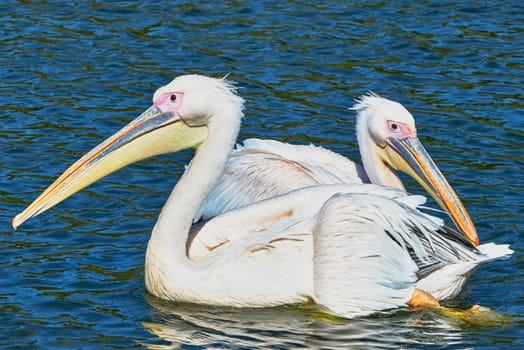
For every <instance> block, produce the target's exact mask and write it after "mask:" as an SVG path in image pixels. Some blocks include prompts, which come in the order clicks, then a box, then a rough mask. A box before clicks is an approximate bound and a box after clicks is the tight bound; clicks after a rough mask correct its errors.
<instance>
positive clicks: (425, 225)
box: [13, 75, 511, 317]
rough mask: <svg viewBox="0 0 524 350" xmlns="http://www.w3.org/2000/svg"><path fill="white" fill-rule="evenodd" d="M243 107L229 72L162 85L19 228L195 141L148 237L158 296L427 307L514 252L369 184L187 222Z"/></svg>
mask: <svg viewBox="0 0 524 350" xmlns="http://www.w3.org/2000/svg"><path fill="white" fill-rule="evenodd" d="M242 108H243V101H242V99H241V98H240V97H238V96H237V95H236V92H235V89H234V88H233V86H232V85H231V84H230V83H228V82H227V81H226V80H224V79H213V78H209V77H204V76H199V75H187V76H181V77H178V78H176V79H175V80H173V81H172V82H171V83H169V84H168V85H166V86H164V87H161V88H160V89H158V90H157V91H156V92H155V94H154V97H153V105H152V106H151V107H150V108H149V109H147V110H146V111H145V112H144V113H143V114H141V115H140V116H139V117H138V118H137V119H135V120H133V121H131V122H130V123H129V124H128V125H127V126H125V127H124V128H123V129H121V130H120V131H118V132H117V133H116V134H114V135H113V136H111V137H109V138H108V139H107V140H106V141H104V142H103V143H102V144H100V145H99V146H97V147H95V148H94V149H93V150H91V151H90V152H88V153H87V154H86V155H84V156H83V157H82V158H81V159H80V160H78V161H77V162H76V163H74V164H73V165H72V166H71V167H70V168H69V169H67V170H66V171H65V172H64V173H63V174H62V175H61V176H60V177H59V178H58V179H57V180H56V181H55V182H54V183H53V184H51V185H50V186H49V187H48V188H47V189H46V190H45V191H44V192H43V193H42V194H41V195H40V196H39V197H38V198H37V199H36V200H35V201H34V202H33V203H32V204H30V205H29V206H28V207H27V208H26V209H25V210H24V211H23V212H22V213H20V214H19V215H17V216H16V217H15V218H14V219H13V227H15V228H16V227H18V226H19V225H20V224H22V223H23V222H24V221H26V220H27V219H29V218H31V217H33V216H36V215H38V214H40V213H42V212H43V211H45V210H47V209H49V208H51V207H52V206H54V205H56V204H57V203H59V202H60V201H62V200H64V199H66V198H67V197H69V196H71V195H72V194H74V193H76V192H78V191H80V190H81V189H82V188H84V187H86V186H88V185H89V184H91V183H93V182H95V181H96V180H98V179H100V178H102V177H104V176H105V175H108V174H109V173H111V172H114V171H116V170H117V169H120V168H122V167H124V166H126V165H128V164H130V163H132V162H135V161H138V160H140V159H143V158H146V157H149V156H153V155H157V154H161V153H169V152H177V151H179V150H181V149H186V148H196V153H195V156H194V158H193V160H192V161H191V163H190V165H189V167H188V169H187V171H186V172H185V174H184V175H183V176H182V177H181V178H180V179H179V181H178V183H177V184H176V185H175V187H174V189H173V191H172V192H171V194H170V196H169V198H168V200H167V202H166V203H165V205H164V207H163V209H162V211H161V213H160V216H159V218H158V221H157V222H156V224H155V227H154V228H153V231H152V233H151V237H150V239H149V243H148V246H147V252H146V259H145V284H146V288H147V290H148V291H149V292H150V293H151V294H153V295H155V296H157V297H159V298H163V299H167V300H177V301H186V302H195V303H203V304H213V305H226V306H236V307H263V306H273V305H282V304H290V303H303V302H308V301H314V302H316V303H318V304H319V305H322V306H323V307H325V308H327V309H328V310H329V311H331V312H333V313H335V314H338V315H341V316H344V317H353V316H359V315H366V314H369V313H373V312H377V311H380V310H384V309H390V308H395V307H399V306H403V305H406V304H409V305H418V304H419V303H422V304H425V302H420V300H421V299H420V298H418V296H423V297H429V298H430V299H431V298H432V297H435V298H438V299H442V298H446V297H450V296H453V295H456V294H457V293H458V292H459V291H460V288H461V286H462V284H463V283H464V281H465V279H466V278H467V277H468V276H469V274H471V273H472V271H473V270H474V269H475V268H476V267H477V265H479V264H480V263H483V262H485V261H489V260H493V259H496V258H499V257H502V256H505V255H508V254H511V250H510V249H509V248H508V247H507V246H498V245H495V244H483V245H480V246H479V247H475V246H474V245H473V244H472V243H470V242H469V241H468V240H467V239H465V238H464V237H463V236H462V235H460V234H458V233H456V232H454V231H452V230H450V229H448V228H446V227H445V226H443V224H442V221H441V220H440V219H438V218H435V217H432V216H429V215H427V214H424V213H421V212H419V211H418V210H417V209H416V206H417V205H418V204H420V203H422V202H423V200H421V198H423V197H420V196H408V195H406V194H405V193H404V192H403V191H401V190H398V189H393V188H389V187H381V186H376V185H372V184H367V185H347V184H340V185H322V186H312V187H308V188H304V189H300V190H295V191H292V192H289V193H287V194H284V195H281V196H277V197H274V198H270V199H267V200H262V201H259V202H256V203H253V204H251V205H249V206H246V207H243V208H239V209H236V210H232V211H229V212H227V213H225V214H222V215H220V216H218V217H216V218H213V219H211V220H209V221H207V222H206V223H204V224H201V225H200V226H198V227H193V228H192V220H193V217H194V216H195V214H196V212H197V210H198V208H199V207H200V206H201V204H202V203H203V201H204V199H205V198H206V196H207V195H208V193H209V192H210V191H211V189H212V188H213V186H214V185H215V183H216V182H217V180H218V179H219V177H220V176H221V174H222V172H223V171H224V168H225V165H226V162H227V159H228V156H229V154H230V152H231V150H232V149H233V146H234V144H235V139H236V137H237V134H238V131H239V127H240V120H241V117H242V115H243V113H242ZM450 212H451V215H457V216H460V215H462V214H463V213H462V212H460V211H454V210H450ZM456 220H461V219H460V218H456ZM199 240H204V241H205V242H206V244H195V242H198V241H199ZM194 247H196V249H193V248H194ZM424 291H425V292H424ZM427 293H431V295H430V294H427ZM422 299H423V298H422Z"/></svg>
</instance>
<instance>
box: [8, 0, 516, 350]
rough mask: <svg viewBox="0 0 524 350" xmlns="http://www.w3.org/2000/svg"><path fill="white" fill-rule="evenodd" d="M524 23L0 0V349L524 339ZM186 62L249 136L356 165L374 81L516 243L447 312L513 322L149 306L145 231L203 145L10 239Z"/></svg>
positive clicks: (386, 7) (423, 12)
mask: <svg viewBox="0 0 524 350" xmlns="http://www.w3.org/2000/svg"><path fill="white" fill-rule="evenodd" d="M522 18H524V6H523V4H522V2H521V1H517V0H501V1H497V2H485V1H484V2H482V1H467V0H459V1H430V0H421V1H416V2H406V1H399V0H392V1H366V2H359V1H354V2H351V1H330V2H325V3H323V2H319V1H281V2H275V1H265V0H261V1H251V2H243V1H223V2H209V1H175V2H163V3H162V2H158V1H140V2H133V1H126V0H122V1H73V2H65V1H18V0H6V1H3V2H2V11H0V20H1V21H0V23H1V24H0V42H1V44H2V45H0V53H1V54H0V76H1V77H2V80H1V81H2V83H1V84H0V107H1V109H0V110H1V112H0V120H1V123H0V128H1V132H2V137H1V138H0V146H1V149H2V155H1V157H0V175H1V176H0V194H1V195H2V200H1V201H0V209H1V210H0V216H1V217H2V220H0V255H1V257H2V270H1V272H0V286H2V288H0V348H16V347H18V348H20V349H28V348H29V349H30V348H41V349H57V348H63V349H71V348H81V349H101V348H132V347H136V348H141V347H146V344H147V346H148V347H151V348H154V347H162V346H164V347H169V346H172V347H173V348H177V347H179V345H180V344H187V346H186V348H190V346H189V344H191V345H193V346H194V347H195V348H204V347H215V348H218V347H222V348H224V347H225V348H228V347H229V348H242V347H243V348H251V347H273V348H280V349H283V348H292V347H303V348H337V347H338V348H349V347H356V348H358V347H360V348H364V349H368V348H386V349H387V348H410V349H411V348H420V349H422V348H424V349H426V348H456V349H464V348H475V349H515V348H519V347H520V348H522V347H524V327H523V315H524V303H523V300H524V291H523V286H524V280H523V277H524V276H523V275H522V273H519V271H523V269H524V259H523V253H522V252H523V251H524V244H523V242H524V235H523V232H524V222H523V218H524V200H523V196H522V193H524V177H523V176H522V173H524V153H523V152H522V144H523V140H524V95H523V93H522V86H523V77H524V53H523V50H522V47H524V42H523V38H524V36H523V35H522V34H523V32H524V22H523V21H522ZM187 73H202V74H207V75H213V76H223V75H224V74H227V73H231V76H230V78H231V79H232V80H234V81H237V82H238V85H239V86H240V87H241V88H240V94H241V95H242V97H244V98H245V99H246V101H247V103H246V118H245V120H244V121H243V126H242V129H241V135H240V139H244V138H247V137H262V138H276V139H279V140H285V141H293V142H297V143H303V144H304V143H310V142H314V143H316V144H319V145H322V146H326V147H329V148H330V149H332V150H335V151H338V152H340V153H342V154H344V155H346V156H349V157H350V158H352V159H358V158H359V154H358V151H357V149H356V138H355V136H354V129H355V120H354V114H353V113H352V112H350V111H348V107H350V106H351V105H352V104H353V99H354V98H355V97H357V96H358V95H360V94H362V93H366V92H368V91H370V90H371V91H374V92H376V93H380V94H383V95H385V96H386V97H389V98H391V99H394V100H398V101H400V102H402V103H403V104H404V105H406V106H407V107H408V108H409V109H410V110H411V111H412V112H413V113H414V115H415V117H416V119H417V124H418V132H419V136H420V138H421V140H422V142H423V143H424V144H425V146H426V147H427V149H428V151H429V152H430V153H431V155H432V156H433V158H434V159H435V161H436V162H437V163H438V165H439V167H440V168H441V169H442V171H443V172H444V174H445V175H446V177H447V178H448V179H449V180H450V182H451V183H452V185H453V187H454V188H455V189H456V190H457V192H458V194H459V195H460V196H461V197H462V198H463V199H464V204H465V206H466V207H467V209H468V211H469V212H470V214H471V215H472V218H473V220H474V221H475V223H476V225H477V229H478V232H479V236H480V238H481V240H483V241H485V242H488V241H496V242H497V243H507V244H511V246H512V248H513V249H515V253H514V255H513V257H512V258H511V259H510V260H505V261H497V262H493V263H489V264H485V265H483V266H481V267H480V268H479V269H478V271H476V272H475V274H473V276H472V277H471V278H470V279H469V282H468V284H467V285H466V287H465V289H464V291H463V292H462V293H461V296H460V297H461V298H463V299H462V300H453V301H451V303H452V306H455V307H460V308H467V307H469V306H471V305H472V304H474V303H481V304H482V305H485V306H488V307H490V308H492V309H494V310H496V311H497V312H498V313H500V314H508V315H511V319H510V321H509V322H500V323H499V324H489V325H487V326H479V325H470V324H464V323H463V322H460V321H457V320H455V319H453V318H450V317H447V316H444V315H441V314H438V313H435V312H430V311H426V312H410V311H407V310H399V311H397V312H393V313H390V314H385V315H382V316H380V317H378V316H376V317H369V318H365V319H358V320H351V321H337V322H331V321H327V320H325V319H324V318H322V317H319V315H318V314H317V313H315V311H314V310H307V309H306V310H304V309H297V308H291V307H289V308H275V309H263V310H260V309H256V310H233V309H220V308H209V307H203V306H195V305H181V304H170V303H163V302H159V301H157V300H155V299H153V298H150V297H147V296H146V297H144V283H143V265H144V254H145V246H146V243H147V239H148V236H149V233H150V232H151V229H152V227H153V225H154V222H155V219H156V217H157V215H158V212H159V210H160V208H161V206H162V204H163V202H164V201H165V200H166V197H167V193H168V192H169V191H170V189H171V188H172V186H173V184H174V183H175V182H176V179H177V177H178V176H179V175H180V173H181V172H182V171H183V166H184V164H185V163H187V161H188V160H189V159H190V157H191V155H190V153H189V152H187V153H182V154H179V155H176V156H163V157H158V158H155V159H152V160H147V161H144V162H141V163H139V164H136V165H134V166H132V167H130V168H127V169H123V170H122V171H120V172H118V173H116V174H114V175H112V176H110V177H108V178H107V179H106V180H104V181H101V182H100V183H97V184H95V185H93V186H92V187H89V188H87V189H86V190H84V191H83V192H82V193H79V194H77V195H76V196H73V197H72V198H70V199H69V200H67V201H65V202H64V203H62V204H61V205H59V206H58V207H56V208H55V209H53V210H51V211H49V212H48V213H46V214H44V215H42V216H40V217H38V218H36V219H34V220H32V221H30V222H28V223H27V225H24V226H22V227H21V228H20V229H19V230H18V231H13V230H12V228H11V227H10V221H11V218H12V217H13V216H14V215H15V214H17V213H18V212H19V211H20V210H22V209H23V207H24V205H27V204H28V203H29V202H30V201H32V200H33V199H34V198H35V197H36V196H37V195H38V194H39V193H40V192H41V191H42V190H43V189H44V188H45V187H47V186H48V185H49V184H50V183H51V181H52V180H53V179H54V178H55V177H56V176H57V175H58V174H60V173H61V172H62V171H63V170H65V168H66V167H67V166H68V165H70V164H71V163H72V162H73V161H74V160H75V159H77V158H78V157H79V156H80V155H81V154H83V153H84V152H85V151H87V150H89V149H91V148H92V147H93V146H94V145H96V144H98V143H99V142H101V141H102V140H103V139H105V138H106V137H107V136H109V135H111V134H112V133H113V132H114V131H116V130H118V129H119V128H120V127H121V126H123V125H124V124H126V122H128V121H129V120H131V119H132V118H133V117H135V116H136V114H137V113H139V112H141V111H142V110H143V109H144V108H146V107H148V106H149V104H150V101H151V94H152V93H153V91H154V89H155V88H156V87H158V86H159V85H162V84H165V83H167V82H168V81H170V80H171V79H172V78H173V77H174V76H177V75H180V74H187ZM406 181H407V187H408V188H414V189H416V188H417V186H416V184H415V183H414V182H412V180H410V179H406ZM415 191H416V190H415Z"/></svg>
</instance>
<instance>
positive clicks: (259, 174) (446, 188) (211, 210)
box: [194, 94, 479, 245]
mask: <svg viewBox="0 0 524 350" xmlns="http://www.w3.org/2000/svg"><path fill="white" fill-rule="evenodd" d="M352 109H353V110H355V111H357V127H356V129H357V140H358V144H359V149H360V154H361V158H362V163H363V166H360V165H359V164H356V163H354V162H352V161H351V160H349V159H347V158H345V157H343V156H341V155H340V154H337V153H335V152H332V151H330V150H327V149H325V148H322V147H318V146H314V145H291V144H287V143H283V142H279V141H275V140H261V139H248V140H245V141H244V144H243V145H237V147H236V149H234V150H233V152H232V153H231V156H230V158H229V160H228V162H227V165H226V169H225V171H224V174H223V175H222V176H221V177H220V180H219V181H218V183H217V184H216V186H215V188H214V189H213V190H212V191H211V193H210V194H209V195H208V197H207V199H206V201H205V202H204V203H203V204H202V206H201V207H200V209H199V211H198V212H197V215H196V216H195V219H194V221H195V222H197V221H199V220H201V219H208V218H210V217H214V216H217V215H219V214H221V213H223V212H226V211H229V210H231V209H234V208H238V207H243V206H245V205H247V204H249V203H252V202H254V201H257V200H261V199H264V198H270V197H273V196H276V195H279V194H283V193H287V192H290V191H291V190H294V189H298V188H302V187H306V186H312V185H317V184H334V183H374V184H377V185H383V186H390V187H395V188H399V189H402V190H405V188H404V185H403V183H402V181H401V179H400V178H399V176H398V175H397V170H400V171H403V172H405V173H407V174H409V175H411V176H412V177H413V178H414V179H415V180H416V181H417V182H419V183H420V184H421V185H422V186H423V187H424V188H425V189H426V191H428V193H429V194H430V195H431V196H432V197H433V199H435V201H436V202H437V203H438V204H439V205H440V207H442V208H443V209H444V210H445V211H447V212H450V211H451V210H459V211H460V212H461V214H460V215H459V216H456V215H451V218H452V219H453V221H454V223H455V225H456V226H457V228H458V229H459V230H460V231H461V232H463V233H464V234H465V235H466V236H467V237H468V238H469V239H470V240H471V241H472V242H474V243H475V244H476V245H478V244H479V240H478V236H477V232H476V229H475V225H474V224H473V221H472V220H471V218H470V216H469V214H468V212H467V211H466V209H465V208H464V205H463V204H462V202H461V201H460V199H459V197H458V196H457V195H456V193H455V191H454V190H453V188H452V187H451V186H450V185H449V183H448V181H447V180H446V178H445V177H444V175H443V174H442V173H441V172H440V170H439V169H438V167H437V166H436V164H435V163H434V162H433V160H432V159H431V157H430V156H429V154H428V152H427V151H426V150H425V148H424V146H423V145H422V143H421V142H420V141H419V139H418V138H417V129H416V126H415V119H414V118H413V115H412V114H411V113H410V112H409V111H408V110H407V109H406V108H405V107H404V106H402V105H401V104H400V103H398V102H395V101H391V100H388V99H386V98H383V97H380V96H378V95H376V94H369V95H365V96H363V97H362V98H361V99H360V100H358V101H357V103H356V104H355V106H354V107H353V108H352ZM456 218H460V220H456Z"/></svg>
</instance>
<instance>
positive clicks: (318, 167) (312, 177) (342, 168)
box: [194, 139, 369, 222]
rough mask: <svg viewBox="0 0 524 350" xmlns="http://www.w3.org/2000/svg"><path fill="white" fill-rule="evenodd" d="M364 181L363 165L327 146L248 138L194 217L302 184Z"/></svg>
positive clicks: (198, 218)
mask: <svg viewBox="0 0 524 350" xmlns="http://www.w3.org/2000/svg"><path fill="white" fill-rule="evenodd" d="M363 182H369V181H368V178H367V175H366V173H365V171H364V169H363V168H362V167H361V166H360V165H358V164H356V163H354V162H352V161H350V160H349V159H347V158H345V157H343V156H341V155H340V154H337V153H335V152H332V151H329V150H327V149H325V148H322V147H318V146H314V145H291V144H288V143H282V142H278V141H274V140H260V139H247V140H245V141H244V143H243V145H237V147H236V149H235V150H233V152H232V153H231V155H230V158H229V160H228V163H227V165H226V169H225V171H224V174H223V175H222V177H221V178H220V180H219V181H218V183H217V184H216V186H215V188H214V189H213V191H211V193H210V194H209V195H208V196H207V199H206V201H205V202H204V203H203V205H202V206H201V207H200V209H199V211H198V213H197V215H196V216H195V219H194V220H195V222H196V221H199V220H201V219H208V218H211V217H214V216H217V215H219V214H221V213H224V212H226V211H229V210H231V209H235V208H240V207H243V206H246V205H248V204H250V203H253V202H256V201H259V200H262V199H266V198H270V197H274V196H276V195H279V194H283V193H287V192H289V191H292V190H294V189H298V188H303V187H308V186H313V185H321V184H335V183H363Z"/></svg>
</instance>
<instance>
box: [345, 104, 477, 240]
mask: <svg viewBox="0 0 524 350" xmlns="http://www.w3.org/2000/svg"><path fill="white" fill-rule="evenodd" d="M353 109H354V110H356V111H357V136H358V140H359V144H360V149H361V155H362V161H363V163H364V167H365V169H366V172H367V174H368V176H369V178H370V180H371V181H372V182H373V183H377V184H381V185H385V186H392V187H397V188H401V189H404V186H403V185H402V182H401V181H400V179H399V178H398V176H397V175H396V171H397V170H398V171H402V172H405V173H407V174H409V175H410V176H412V177H413V178H414V179H415V180H416V181H417V182H418V183H420V184H421V185H422V186H423V187H424V189H425V190H426V191H427V192H428V193H429V194H430V195H431V197H433V199H434V200H435V201H436V202H437V203H438V205H439V206H440V207H441V208H442V209H444V210H445V211H446V212H447V213H449V215H450V217H451V219H452V220H453V222H454V223H455V225H456V226H457V228H458V229H459V230H460V231H461V232H462V233H463V234H464V235H465V236H466V237H467V239H468V240H470V241H471V242H472V243H474V244H475V245H478V244H479V239H478V236H477V231H476V229H475V226H474V224H473V221H472V220H471V218H470V216H469V214H468V212H467V211H466V209H465V208H464V205H463V204H462V202H461V200H460V199H459V197H458V196H457V194H456V193H455V191H454V190H453V188H452V187H451V185H450V184H449V183H448V181H447V180H446V178H445V177H444V175H443V174H442V172H441V171H440V170H439V168H438V167H437V166H436V164H435V162H434V161H433V159H431V157H430V156H429V154H428V152H427V151H426V150H425V148H424V146H422V143H421V142H420V141H419V139H418V138H417V129H416V127H415V120H414V118H413V116H412V115H411V113H410V112H409V111H408V110H407V109H406V108H404V106H402V105H401V104H400V103H398V102H394V101H391V100H388V99H385V98H382V97H380V96H378V95H374V94H370V95H366V96H364V97H362V98H361V99H360V100H359V101H357V104H356V105H355V106H354V107H353Z"/></svg>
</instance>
